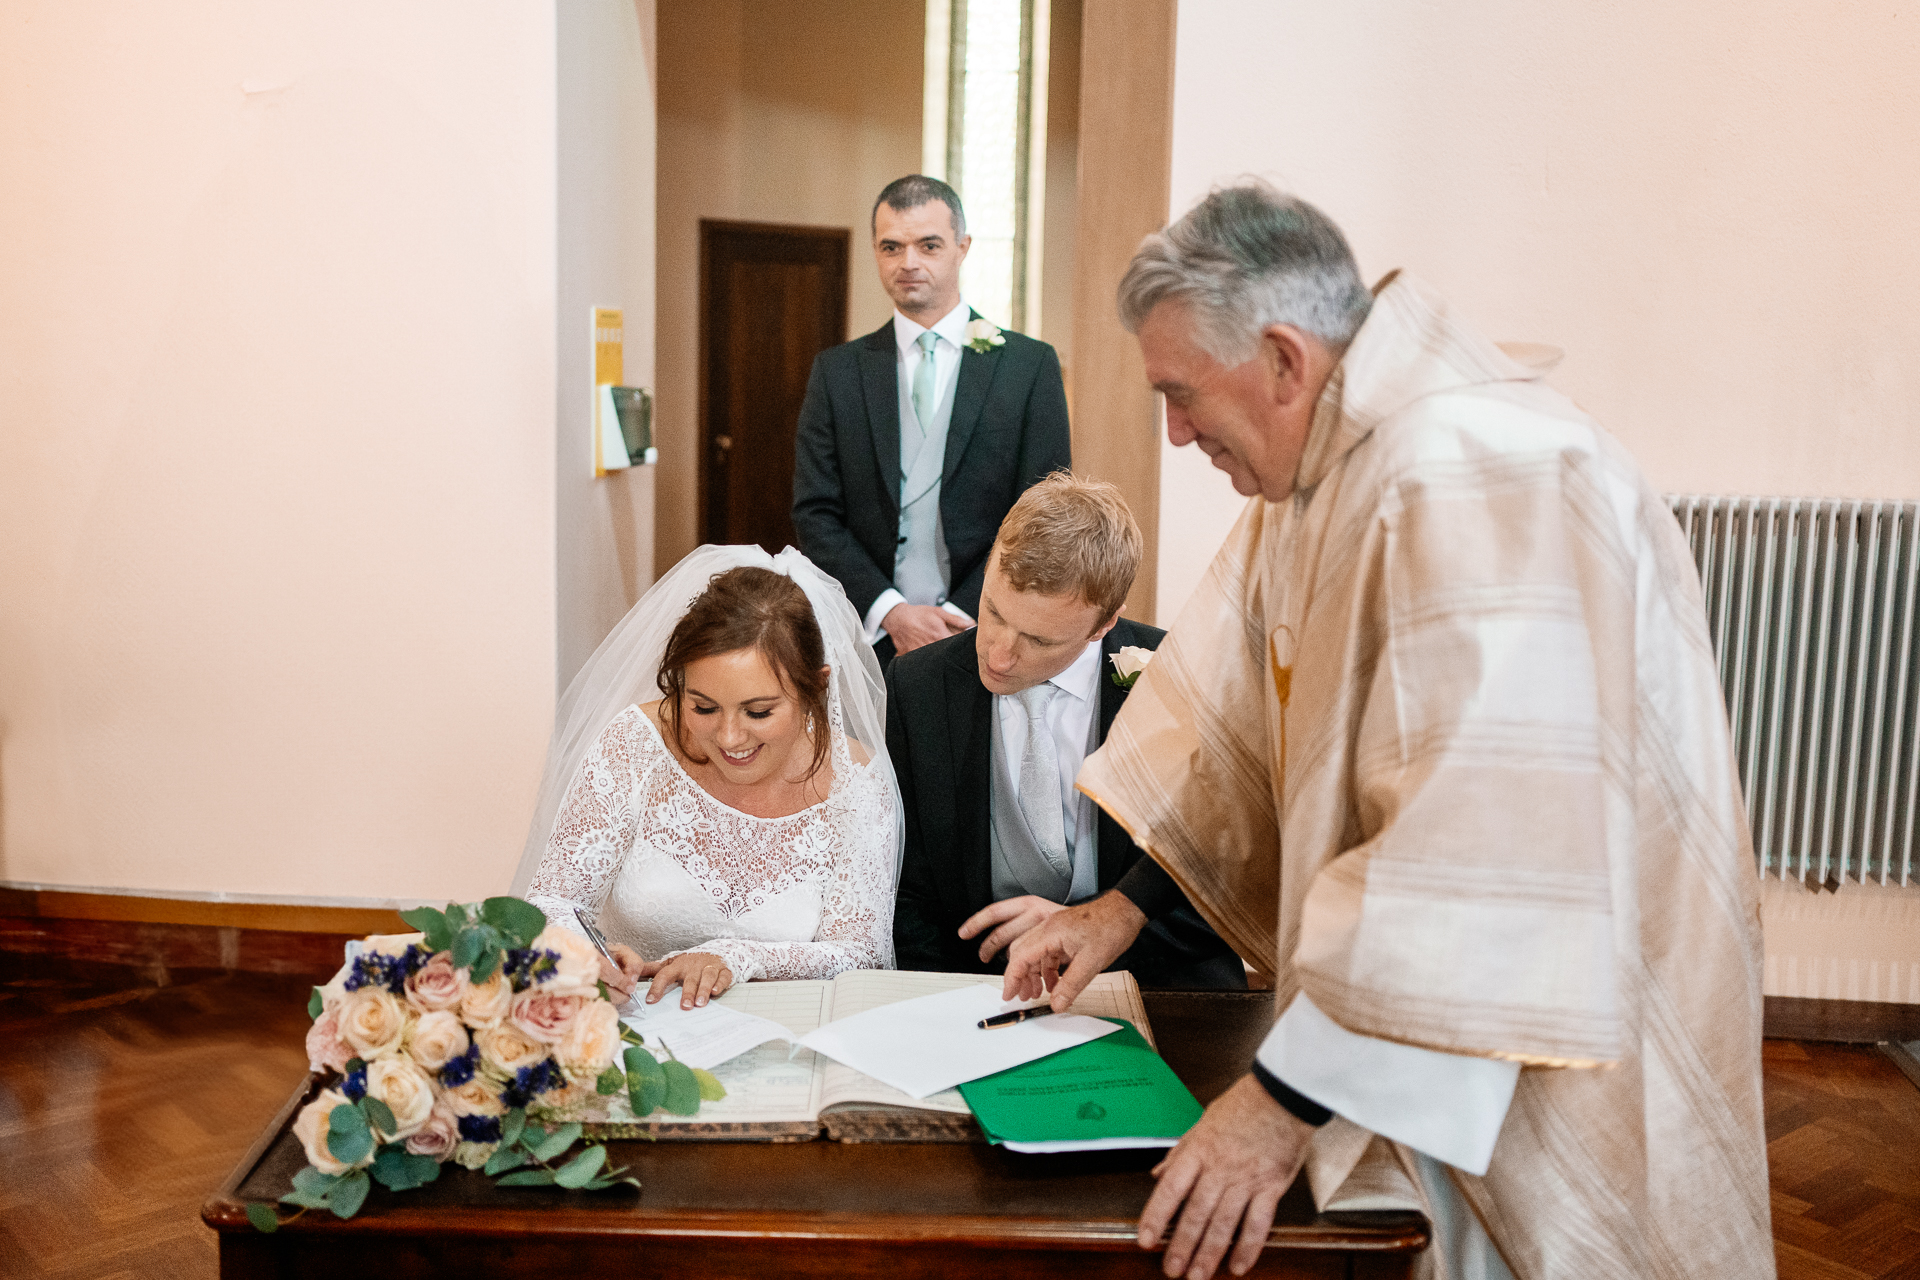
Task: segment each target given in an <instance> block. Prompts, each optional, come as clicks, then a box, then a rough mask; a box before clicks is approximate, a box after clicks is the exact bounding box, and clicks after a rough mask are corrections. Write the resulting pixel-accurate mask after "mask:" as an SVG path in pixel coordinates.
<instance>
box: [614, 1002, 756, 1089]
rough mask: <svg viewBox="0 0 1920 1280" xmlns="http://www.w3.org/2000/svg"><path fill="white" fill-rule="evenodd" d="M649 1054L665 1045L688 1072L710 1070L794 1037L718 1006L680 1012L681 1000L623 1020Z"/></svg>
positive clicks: (653, 1006)
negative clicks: (760, 1048)
mask: <svg viewBox="0 0 1920 1280" xmlns="http://www.w3.org/2000/svg"><path fill="white" fill-rule="evenodd" d="M620 1021H621V1022H623V1023H625V1024H626V1025H627V1026H629V1027H632V1028H633V1029H634V1030H635V1031H636V1032H638V1033H639V1035H640V1038H641V1039H643V1040H645V1041H646V1043H647V1047H648V1048H649V1049H655V1050H657V1049H659V1048H660V1046H661V1043H662V1042H663V1041H664V1042H665V1045H666V1047H667V1048H668V1049H671V1050H672V1051H673V1056H674V1057H676V1058H678V1059H680V1061H682V1062H684V1063H686V1064H687V1065H688V1066H690V1067H699V1068H702V1069H703V1070H712V1069H713V1068H714V1067H717V1066H719V1065H720V1064H721V1063H723V1062H730V1061H732V1060H733V1059H734V1058H737V1057H739V1056H740V1055H741V1054H743V1053H745V1052H747V1051H748V1050H749V1049H757V1048H759V1047H760V1046H761V1045H763V1044H765V1043H767V1041H769V1040H785V1041H788V1042H792V1040H793V1038H794V1036H793V1032H791V1031H789V1030H788V1029H787V1028H786V1027H784V1026H782V1025H780V1024H779V1023H778V1022H775V1021H773V1020H772V1019H771V1018H762V1017H758V1016H756V1015H754V1014H751V1013H742V1012H741V1011H740V1010H738V1009H729V1008H728V1007H727V1006H726V1005H723V1004H720V1003H718V1002H714V1003H711V1004H704V1005H701V1006H700V1007H698V1008H695V1009H682V1008H681V1007H680V1000H679V997H678V996H677V995H674V996H670V997H669V998H667V999H664V1000H661V1001H660V1002H659V1003H658V1004H646V1003H644V1002H643V1003H641V1004H640V1005H639V1006H638V1008H637V1010H636V1011H635V1012H632V1013H627V1014H624V1015H622V1016H621V1019H620Z"/></svg>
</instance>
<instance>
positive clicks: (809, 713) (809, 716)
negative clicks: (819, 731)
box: [807, 711, 813, 738]
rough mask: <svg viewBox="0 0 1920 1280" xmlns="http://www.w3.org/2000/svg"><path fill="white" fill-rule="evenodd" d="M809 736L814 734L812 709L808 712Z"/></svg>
mask: <svg viewBox="0 0 1920 1280" xmlns="http://www.w3.org/2000/svg"><path fill="white" fill-rule="evenodd" d="M807 736H808V737H809V738H811V737H812V736H813V712H811V711H809V712H807Z"/></svg>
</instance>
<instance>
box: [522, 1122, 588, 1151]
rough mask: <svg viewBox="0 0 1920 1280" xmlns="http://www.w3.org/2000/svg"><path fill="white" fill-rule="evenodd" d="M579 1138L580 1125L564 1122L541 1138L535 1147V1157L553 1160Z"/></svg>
mask: <svg viewBox="0 0 1920 1280" xmlns="http://www.w3.org/2000/svg"><path fill="white" fill-rule="evenodd" d="M579 1140H580V1126H579V1125H577V1124H563V1125H561V1126H560V1127H559V1128H558V1129H555V1130H554V1131H553V1132H552V1133H550V1134H548V1135H547V1136H546V1137H545V1138H543V1139H541V1140H540V1145H539V1146H537V1147H534V1148H533V1156H534V1159H536V1160H551V1159H553V1158H554V1157H555V1156H557V1155H559V1154H560V1153H561V1152H562V1151H565V1150H566V1149H567V1148H568V1147H570V1146H572V1145H573V1144H574V1143H576V1142H578V1141H579Z"/></svg>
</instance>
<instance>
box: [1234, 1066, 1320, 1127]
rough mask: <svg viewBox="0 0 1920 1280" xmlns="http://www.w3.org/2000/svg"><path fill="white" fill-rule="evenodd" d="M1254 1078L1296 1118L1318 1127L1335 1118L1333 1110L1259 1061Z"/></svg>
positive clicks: (1254, 1071)
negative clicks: (1302, 1091)
mask: <svg viewBox="0 0 1920 1280" xmlns="http://www.w3.org/2000/svg"><path fill="white" fill-rule="evenodd" d="M1253 1078H1254V1079H1255V1080H1258V1081H1259V1082H1260V1087H1261V1088H1262V1089H1265V1090H1266V1091H1267V1092H1268V1093H1269V1094H1271V1095H1272V1096H1273V1100H1274V1101H1275V1102H1277V1103H1279V1104H1280V1105H1281V1106H1283V1107H1285V1108H1286V1109H1287V1110H1288V1111H1290V1112H1292V1113H1293V1117H1294V1119H1296V1120H1299V1121H1301V1122H1303V1123H1305V1124H1310V1125H1312V1126H1313V1127H1314V1128H1316V1129H1318V1128H1319V1127H1320V1126H1321V1125H1323V1124H1325V1123H1326V1122H1327V1121H1329V1120H1331V1119H1333V1112H1331V1111H1329V1110H1328V1109H1327V1108H1325V1107H1323V1106H1321V1105H1320V1104H1319V1103H1317V1102H1315V1101H1314V1100H1313V1099H1312V1098H1309V1097H1308V1096H1307V1095H1306V1094H1304V1093H1301V1092H1300V1091H1299V1090H1298V1089H1295V1088H1293V1087H1292V1086H1290V1085H1289V1084H1288V1083H1287V1082H1286V1081H1285V1080H1282V1079H1281V1078H1280V1077H1279V1076H1277V1075H1275V1074H1273V1072H1271V1071H1269V1070H1267V1069H1266V1068H1265V1067H1263V1066H1261V1065H1260V1063H1259V1062H1257V1061H1256V1062H1255V1063H1254V1064H1253Z"/></svg>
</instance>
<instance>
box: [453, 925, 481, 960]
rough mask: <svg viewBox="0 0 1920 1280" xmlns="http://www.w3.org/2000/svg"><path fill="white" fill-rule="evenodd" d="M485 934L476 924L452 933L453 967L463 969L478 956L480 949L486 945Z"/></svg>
mask: <svg viewBox="0 0 1920 1280" xmlns="http://www.w3.org/2000/svg"><path fill="white" fill-rule="evenodd" d="M486 941H487V935H486V934H484V933H482V932H481V931H480V927H479V926H478V925H471V924H470V925H468V926H467V927H466V928H464V929H462V930H461V931H460V932H459V933H456V934H454V935H453V967H454V968H456V969H465V968H466V967H467V966H468V965H470V964H472V963H473V962H474V961H476V960H478V959H479V958H480V950H481V948H482V947H483V946H485V945H486Z"/></svg>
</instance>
